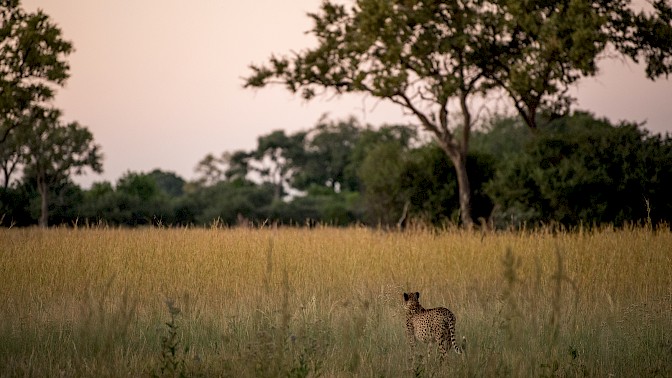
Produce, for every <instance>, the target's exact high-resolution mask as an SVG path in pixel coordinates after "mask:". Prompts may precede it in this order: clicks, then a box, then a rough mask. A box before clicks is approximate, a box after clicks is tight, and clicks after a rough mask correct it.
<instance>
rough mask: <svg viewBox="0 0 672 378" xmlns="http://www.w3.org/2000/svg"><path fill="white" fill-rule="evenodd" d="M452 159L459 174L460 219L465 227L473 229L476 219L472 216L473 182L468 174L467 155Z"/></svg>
mask: <svg viewBox="0 0 672 378" xmlns="http://www.w3.org/2000/svg"><path fill="white" fill-rule="evenodd" d="M451 160H453V165H454V166H455V173H456V174H457V187H458V192H459V197H460V219H461V220H462V225H463V226H464V228H466V229H471V228H472V227H473V226H474V221H473V219H472V218H471V184H470V183H469V175H468V174H467V157H466V156H459V157H458V158H457V159H451ZM455 160H457V161H455Z"/></svg>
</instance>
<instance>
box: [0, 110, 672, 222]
mask: <svg viewBox="0 0 672 378" xmlns="http://www.w3.org/2000/svg"><path fill="white" fill-rule="evenodd" d="M5 163H6V162H5ZM467 169H468V171H469V175H470V177H472V183H473V185H472V188H473V192H472V198H473V214H474V217H475V219H479V220H480V221H481V222H484V223H489V224H490V225H492V226H494V227H508V226H520V225H522V224H528V225H538V224H550V223H557V224H562V225H566V226H574V225H578V224H585V225H589V226H592V225H601V224H614V225H623V224H625V223H627V222H644V221H649V220H650V221H651V222H654V223H658V222H662V221H664V222H668V223H669V222H672V216H670V214H672V198H670V197H669V195H668V193H671V192H672V140H671V139H670V137H669V136H660V135H651V134H650V133H648V132H647V131H645V130H644V129H642V128H641V127H640V126H638V125H636V124H632V123H621V124H618V125H612V124H611V123H609V122H608V121H606V120H604V119H595V118H594V117H593V116H592V115H590V114H588V113H583V112H577V113H575V114H574V115H572V116H568V117H563V118H559V119H556V120H553V121H550V122H541V123H540V125H539V130H538V131H537V132H532V131H531V130H530V129H529V128H527V127H525V125H524V123H523V122H522V121H520V119H519V118H516V117H508V118H497V119H494V120H493V121H492V122H491V123H490V124H489V127H488V128H487V129H485V130H482V131H478V132H475V133H474V135H473V149H472V152H471V153H470V155H469V159H468V162H467ZM195 171H196V173H197V175H198V177H197V178H196V179H195V180H193V181H186V180H184V179H183V178H181V177H179V176H177V175H176V174H174V173H171V172H164V171H161V170H154V171H152V172H149V173H138V172H128V173H126V174H125V175H124V176H123V177H121V178H120V179H119V180H118V181H117V183H116V184H115V185H113V184H111V183H109V182H102V183H96V184H94V185H93V186H92V187H91V188H90V189H88V190H83V189H81V188H79V187H78V186H76V185H74V184H73V183H72V182H71V181H69V180H63V181H60V182H58V183H57V184H55V185H51V186H50V187H49V188H50V189H49V193H48V197H49V198H51V199H52V201H51V202H50V203H49V214H50V218H49V222H50V224H67V225H73V224H80V225H81V224H85V223H86V224H89V225H96V224H103V225H110V226H143V225H154V226H187V225H189V226H209V225H213V224H216V225H223V226H236V225H241V226H248V225H262V224H280V225H298V226H304V225H313V224H316V223H322V224H328V225H336V226H343V225H349V224H355V223H358V224H365V225H371V226H386V227H388V226H389V227H396V225H397V222H398V221H399V219H400V218H401V217H402V215H403V214H404V211H405V210H406V216H407V218H408V219H409V220H410V221H412V222H413V221H414V222H420V223H422V224H434V225H438V226H441V225H445V224H448V223H458V222H459V211H460V205H459V198H457V197H458V191H457V185H458V184H457V178H456V176H455V171H454V169H453V167H452V165H451V162H450V160H449V159H448V158H447V157H446V155H445V154H444V153H443V152H442V150H441V148H440V147H438V146H437V145H436V143H434V142H433V141H431V140H427V139H426V138H424V139H423V138H422V137H421V136H419V135H418V134H417V133H416V130H415V128H413V127H408V126H401V125H394V126H381V127H379V128H374V127H371V126H369V125H366V126H364V125H361V124H359V123H358V122H357V120H355V119H353V118H350V119H347V120H343V121H338V122H333V121H328V120H325V119H323V120H321V121H320V122H319V123H318V124H317V125H316V126H315V127H313V128H312V129H310V130H307V131H300V132H296V133H294V134H290V135H287V134H286V133H285V132H284V131H281V130H278V131H273V132H271V133H269V134H268V135H263V136H261V137H259V138H258V141H257V148H256V149H254V150H251V151H235V152H225V153H223V154H221V155H220V156H214V155H211V154H209V155H206V156H205V157H204V158H203V159H202V160H201V161H200V162H199V163H198V165H197V167H196V169H195ZM35 180H36V179H35V176H34V175H31V174H27V175H24V179H23V180H21V181H19V182H17V183H15V184H13V185H10V186H8V187H5V188H3V189H2V190H0V198H1V202H2V208H1V209H0V211H1V212H2V214H4V217H3V224H4V225H5V226H9V225H12V224H14V225H16V226H25V225H30V224H35V223H36V222H37V220H38V219H39V215H40V211H39V209H40V202H41V201H40V198H41V197H40V195H39V193H38V191H37V189H36V188H37V186H36V185H35Z"/></svg>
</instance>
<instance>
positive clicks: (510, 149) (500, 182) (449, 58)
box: [0, 0, 672, 228]
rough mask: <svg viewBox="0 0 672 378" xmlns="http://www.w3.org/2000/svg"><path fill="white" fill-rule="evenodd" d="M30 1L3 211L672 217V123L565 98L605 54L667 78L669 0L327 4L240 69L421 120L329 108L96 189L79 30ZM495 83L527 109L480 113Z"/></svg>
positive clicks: (53, 215) (0, 51) (96, 161)
mask: <svg viewBox="0 0 672 378" xmlns="http://www.w3.org/2000/svg"><path fill="white" fill-rule="evenodd" d="M19 3H20V2H19V1H18V0H10V1H0V22H1V24H0V168H1V169H2V179H3V181H2V187H0V223H2V224H3V225H9V226H11V225H17V226H24V225H31V224H35V223H38V224H39V225H41V226H45V227H46V226H48V225H58V224H78V223H88V224H92V223H93V224H98V223H102V224H106V225H114V226H116V225H124V226H142V225H174V226H178V225H199V226H200V225H208V224H213V223H215V224H219V225H251V224H257V225H258V224H265V223H269V222H271V223H276V224H283V225H292V224H294V225H297V224H298V225H303V224H309V225H312V224H315V223H316V222H319V223H324V224H329V225H347V224H352V223H361V224H367V225H382V226H394V225H395V224H405V222H408V221H409V220H411V221H416V222H422V223H426V224H435V225H440V224H444V223H446V222H451V223H456V224H460V225H463V226H465V227H467V228H470V227H472V226H473V225H474V224H475V223H479V222H480V223H486V224H489V225H491V226H497V227H504V226H511V225H513V226H518V225H521V224H548V223H558V224H562V225H567V226H573V225H577V224H588V225H599V224H604V223H609V224H616V225H621V224H624V223H627V222H640V221H643V220H646V221H650V222H653V223H657V222H662V221H665V222H668V223H669V222H670V221H672V219H670V218H671V217H672V215H670V214H672V211H671V210H672V208H671V207H672V200H670V198H669V196H668V193H671V192H672V178H671V177H672V153H671V148H672V147H671V142H670V137H669V136H668V135H666V136H660V135H651V134H650V133H648V132H646V131H645V130H644V129H642V128H641V127H640V126H639V125H636V124H630V123H620V124H618V125H613V124H611V123H610V122H608V121H607V120H601V119H595V118H594V117H593V116H592V115H590V114H588V113H580V112H579V113H574V114H573V115H571V113H570V105H571V104H572V102H573V99H572V98H571V96H569V95H568V90H569V88H570V86H571V85H573V84H575V83H576V82H577V81H578V80H579V79H581V78H582V77H586V76H593V75H595V74H597V71H598V70H597V61H598V60H599V59H601V58H603V57H605V56H608V55H615V56H619V57H627V58H630V59H632V60H633V61H635V62H640V61H641V62H643V63H644V64H645V67H646V76H647V77H648V78H650V79H657V78H659V77H662V76H665V77H667V75H669V73H671V72H672V6H670V4H669V2H666V0H653V1H651V3H650V6H651V9H649V10H637V9H634V8H633V7H632V6H631V2H630V0H603V1H598V0H563V1H557V0H550V1H549V0H544V1H541V0H530V1H524V2H521V1H518V0H465V1H457V2H456V1H438V2H437V1H425V0H403V1H401V0H392V1H379V0H359V1H357V2H355V3H354V5H353V6H351V7H346V6H344V5H342V4H338V3H335V2H331V1H328V0H326V1H324V2H322V4H321V7H320V9H319V11H318V12H316V13H312V14H310V15H309V17H310V18H312V20H313V22H314V25H313V28H312V29H311V30H310V31H309V33H310V34H312V35H313V36H314V37H316V39H317V42H318V43H317V45H316V47H314V48H310V49H306V50H304V51H301V52H298V53H294V54H292V55H290V56H271V58H270V59H269V60H268V62H266V64H262V65H252V66H251V72H250V75H249V76H248V77H247V78H245V84H244V85H245V86H246V87H252V88H259V87H264V86H266V85H269V84H282V85H285V86H286V87H287V89H288V90H289V91H291V92H298V93H301V95H302V96H303V97H304V98H306V99H310V98H313V97H315V96H317V95H320V94H324V93H336V94H343V93H360V94H365V95H368V96H372V97H374V98H377V99H380V100H383V101H388V102H391V103H394V104H397V105H399V106H400V107H401V108H402V109H404V110H405V111H406V112H407V113H408V114H410V115H412V116H414V117H415V120H416V125H414V127H407V126H399V125H396V126H382V127H379V128H374V127H371V126H368V125H367V126H363V125H360V124H359V123H358V122H357V121H356V120H355V119H347V120H343V121H338V122H333V121H328V120H326V119H322V120H321V121H320V122H318V124H317V125H316V126H315V127H314V128H312V129H310V130H307V131H301V132H297V133H294V134H291V135H287V133H286V132H285V131H282V130H277V131H273V132H272V133H270V134H268V135H264V136H261V137H259V139H258V141H257V148H256V149H254V150H252V151H233V152H224V153H223V154H221V155H219V156H215V155H212V154H208V155H206V156H205V157H204V158H203V160H202V161H201V162H199V164H198V166H197V167H196V172H197V174H198V179H197V180H195V181H193V182H186V181H185V180H184V179H183V178H181V177H178V176H177V175H175V174H174V173H171V172H163V171H159V170H156V171H153V172H150V173H140V172H128V173H127V174H126V175H124V176H123V177H122V178H120V179H119V180H118V182H117V183H116V184H114V185H113V184H112V183H109V182H103V183H96V184H94V185H93V186H92V187H91V188H90V189H88V190H82V189H81V188H79V187H78V186H77V185H75V184H74V183H73V181H72V176H74V175H77V174H82V173H83V172H84V171H85V170H86V169H91V170H93V171H95V172H101V171H102V163H101V161H102V155H101V153H100V147H99V146H98V145H96V144H95V143H94V141H93V135H92V134H91V133H90V132H89V131H88V130H87V128H86V127H84V126H81V125H80V124H78V123H77V122H71V123H64V122H63V121H62V120H61V112H60V111H59V110H58V109H55V108H54V107H53V105H52V104H51V100H52V99H53V96H54V91H55V90H56V89H57V88H58V87H59V86H61V85H63V83H64V82H65V80H66V79H67V78H68V76H69V65H68V63H67V57H68V55H69V54H70V53H71V52H72V50H73V47H72V44H71V43H70V42H68V41H66V40H64V39H63V38H62V36H61V31H60V29H59V28H58V27H57V26H56V25H55V24H53V23H52V22H51V20H49V17H48V16H47V15H45V14H44V13H43V12H41V11H37V12H35V13H28V12H25V11H24V10H23V9H22V8H21V7H20V6H19ZM493 96H498V97H500V98H505V99H506V100H507V101H508V102H509V103H510V104H511V108H512V109H515V111H516V113H517V117H510V118H501V119H494V120H489V122H482V121H480V122H479V121H478V119H479V117H478V110H476V108H475V106H476V104H479V103H483V102H485V103H487V102H488V100H489V99H490V98H492V97H493ZM479 127H485V128H483V129H482V130H479ZM421 131H422V132H424V133H425V134H422V135H430V136H431V138H432V139H431V140H427V139H423V138H422V137H421V135H420V134H419V133H420V132H421Z"/></svg>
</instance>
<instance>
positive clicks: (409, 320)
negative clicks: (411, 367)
mask: <svg viewBox="0 0 672 378" xmlns="http://www.w3.org/2000/svg"><path fill="white" fill-rule="evenodd" d="M419 298H420V293H418V292H415V293H404V307H405V308H406V337H407V338H408V342H409V343H410V345H411V349H413V350H415V342H416V339H417V340H420V341H422V342H426V343H432V342H436V343H437V344H438V345H439V351H440V352H441V356H442V357H445V356H446V355H447V354H448V347H449V346H450V347H452V348H453V349H454V350H455V352H456V353H458V354H461V353H462V350H461V348H460V347H458V346H457V343H456V342H455V315H453V313H452V312H451V311H450V310H448V309H447V308H443V307H437V308H430V309H429V310H426V309H425V308H424V307H422V306H421V305H420V302H419V301H418V299H419Z"/></svg>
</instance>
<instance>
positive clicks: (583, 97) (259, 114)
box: [22, 0, 672, 187]
mask: <svg viewBox="0 0 672 378" xmlns="http://www.w3.org/2000/svg"><path fill="white" fill-rule="evenodd" d="M319 4H320V1H319V0H292V1H277V0H256V1H226V0H198V1H193V2H184V1H176V0H141V1H86V0H79V1H77V0H41V1H38V0H23V1H22V5H23V7H24V8H25V9H27V10H29V11H34V10H36V9H37V8H40V9H43V10H44V11H45V12H46V13H47V14H48V15H49V16H50V17H51V18H52V20H54V21H55V22H56V23H57V24H58V25H59V26H60V27H61V29H62V31H63V34H64V37H65V38H66V39H67V40H70V41H72V42H73V44H74V46H75V49H76V51H75V52H74V53H73V54H72V55H71V56H70V58H69V61H70V63H71V71H70V72H71V77H70V79H69V80H68V82H67V84H66V86H65V88H62V89H60V90H59V92H58V95H57V97H56V102H55V104H56V106H57V107H59V108H60V109H62V110H63V111H64V120H65V121H74V120H76V121H78V122H80V123H81V124H82V125H85V126H87V127H88V128H89V129H90V130H91V131H92V133H93V135H94V138H95V140H96V143H98V144H100V145H101V146H102V150H103V153H104V161H103V167H104V173H103V174H102V175H95V174H91V173H89V174H88V175H87V176H85V177H80V178H77V179H76V180H75V181H76V182H77V183H79V184H81V185H84V186H85V187H87V186H89V185H90V183H91V182H94V181H102V180H107V181H111V182H112V183H115V182H116V181H117V179H118V178H119V177H120V176H121V175H122V174H123V173H124V172H126V171H128V170H131V171H134V172H148V171H150V170H152V169H154V168H160V169H163V170H167V171H173V172H175V173H177V174H178V175H180V176H182V177H183V178H185V179H192V178H193V177H194V167H195V166H196V164H197V163H198V161H199V160H201V159H202V158H203V157H204V156H205V155H206V154H207V153H214V154H220V153H221V152H223V151H234V150H240V149H245V150H249V149H252V148H254V147H255V146H256V139H257V137H259V136H260V135H264V134H267V133H269V132H271V131H273V130H276V129H285V130H287V132H288V133H292V132H294V131H297V130H302V129H308V128H310V127H312V126H314V125H315V124H316V122H317V120H318V119H319V118H320V116H321V115H322V114H324V113H328V114H329V116H330V118H331V119H340V118H345V117H348V116H350V115H354V116H356V117H358V118H359V120H360V121H362V122H365V123H370V124H372V125H376V126H377V125H380V124H383V123H405V124H407V123H409V122H412V121H413V119H411V118H406V117H404V116H403V114H402V112H401V110H400V109H398V108H397V107H396V106H394V105H388V104H386V103H379V102H378V101H376V100H375V99H372V98H364V97H360V96H354V95H347V96H344V97H340V98H332V97H330V98H318V99H316V100H313V101H311V102H305V101H303V100H302V99H301V98H300V97H298V96H293V95H292V94H290V93H289V92H287V91H286V90H285V89H284V88H282V87H273V88H266V89H261V90H249V89H247V90H246V89H243V88H242V84H243V80H242V77H244V76H247V75H249V73H250V71H249V69H248V66H249V64H250V63H263V62H264V61H265V60H266V59H267V58H268V57H269V56H270V54H271V53H276V54H285V53H289V52H291V51H300V50H301V49H303V48H306V47H309V46H312V45H313V44H314V43H315V41H314V40H313V38H312V37H311V36H310V35H306V34H305V31H307V30H309V29H310V27H311V22H310V19H309V18H308V17H307V16H306V13H307V12H311V11H315V10H317V9H318V7H319ZM601 69H602V71H601V74H600V75H599V76H598V77H597V78H591V79H586V80H584V81H582V82H581V83H580V84H579V86H578V87H577V88H576V90H575V91H574V93H575V96H576V97H578V99H579V101H578V104H577V106H576V107H575V108H579V109H586V110H590V111H592V112H593V113H595V114H596V115H597V116H600V117H607V118H609V119H610V120H612V121H615V122H616V121H619V120H629V121H637V122H642V121H647V128H648V129H650V130H652V131H653V132H656V133H659V132H663V133H664V132H666V131H670V132H672V81H670V80H665V79H664V78H663V79H660V80H659V81H657V82H651V81H649V80H647V79H646V78H645V76H644V69H643V67H641V66H638V65H636V64H634V63H632V62H630V61H625V62H621V61H605V62H603V64H602V66H601Z"/></svg>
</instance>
